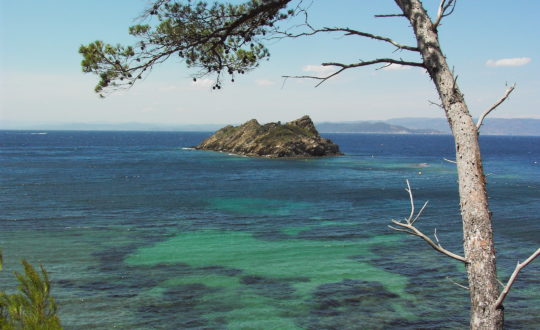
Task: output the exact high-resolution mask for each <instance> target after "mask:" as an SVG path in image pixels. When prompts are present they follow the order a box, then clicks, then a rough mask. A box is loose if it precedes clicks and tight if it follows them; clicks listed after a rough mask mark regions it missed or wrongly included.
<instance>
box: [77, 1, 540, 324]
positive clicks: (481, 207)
mask: <svg viewBox="0 0 540 330" xmlns="http://www.w3.org/2000/svg"><path fill="white" fill-rule="evenodd" d="M295 2H296V5H295V4H294V3H295ZM394 2H395V3H396V5H397V8H398V9H399V13H395V14H387V15H376V17H379V18H383V19H396V18H397V19H400V18H405V19H406V20H407V21H408V22H409V23H410V25H411V27H412V32H413V34H414V36H415V37H416V45H403V44H400V43H398V42H396V41H394V40H392V39H391V38H388V37H384V36H379V35H375V34H372V33H367V32H363V31H358V30H354V29H350V28H348V27H346V28H341V27H324V28H314V27H312V26H311V25H310V24H309V22H308V19H307V10H306V9H304V8H302V6H301V4H302V1H301V0H296V1H294V0H255V1H249V2H247V3H245V4H241V5H230V4H228V5H225V4H214V5H211V6H208V4H206V2H204V1H202V2H198V3H189V2H188V3H181V2H179V1H175V0H154V4H153V6H152V7H150V8H149V9H148V10H147V11H146V12H145V14H144V15H143V19H144V18H147V17H150V16H153V17H157V18H158V21H159V22H160V24H159V25H158V26H157V27H156V28H155V29H152V28H151V27H150V26H149V25H136V26H133V27H131V28H130V33H131V34H132V35H134V36H136V37H139V38H140V39H141V41H140V42H139V43H138V44H137V45H136V46H135V47H122V46H111V45H106V44H104V43H102V42H95V43H92V44H89V45H87V46H82V47H81V48H80V53H81V54H82V55H83V57H84V60H83V63H82V65H83V71H85V72H93V73H96V74H98V75H99V76H100V78H101V80H100V82H99V84H98V86H96V92H98V93H101V92H102V91H103V90H106V89H110V88H113V89H114V88H118V87H121V86H123V85H128V86H131V85H132V84H133V83H135V82H136V81H137V79H139V78H141V77H142V75H143V74H145V72H146V70H147V69H151V68H152V67H153V65H155V64H158V63H161V62H163V61H165V60H167V59H168V58H169V57H170V56H172V55H173V54H174V55H177V56H180V57H181V58H183V59H185V61H186V64H187V65H188V66H189V67H195V68H199V69H200V71H199V72H198V73H196V74H195V76H194V79H196V78H198V77H201V76H204V75H207V74H215V75H216V84H215V85H214V88H221V79H222V77H223V76H224V75H226V74H229V75H230V76H231V77H232V78H234V75H235V74H242V73H244V72H245V71H248V70H252V69H254V68H255V67H256V66H257V64H258V63H259V61H261V60H262V59H265V58H267V57H268V56H269V53H268V51H267V50H266V48H265V46H264V42H265V41H267V40H268V38H269V37H274V38H298V37H303V36H312V35H316V34H321V33H339V34H343V35H345V36H354V37H363V38H370V39H374V40H377V41H381V42H385V43H388V44H391V45H392V46H394V47H396V49H397V50H400V51H407V52H412V53H415V54H417V55H418V60H417V61H405V60H402V59H401V58H394V57H384V58H377V59H373V60H368V61H359V62H356V63H338V62H326V63H323V64H322V65H323V66H328V67H334V68H335V69H336V70H335V72H333V73H331V74H329V75H327V76H322V77H321V76H286V77H287V78H311V79H316V80H318V81H319V82H318V83H317V86H319V85H320V84H322V83H324V82H325V81H327V80H328V79H330V78H332V77H335V76H336V75H339V74H340V73H342V72H344V71H346V70H349V69H355V68H359V67H364V66H369V65H376V64H382V65H385V66H386V65H392V64H399V65H405V66H414V67H421V68H424V69H425V70H426V71H427V73H428V74H429V76H430V78H431V79H432V81H433V83H434V85H435V88H436V89H437V92H438V95H439V98H440V102H441V104H440V107H441V108H442V109H443V110H444V112H445V116H446V118H447V120H448V123H449V125H450V128H451V131H452V134H453V137H454V141H455V151H456V160H455V163H456V168H457V173H458V186H459V198H460V207H461V218H462V223H463V250H464V256H459V255H457V254H454V253H452V252H450V251H448V250H446V249H444V248H443V247H442V246H441V244H440V243H439V242H438V239H437V238H436V237H435V238H436V241H437V242H434V241H433V240H431V239H430V238H429V237H428V236H427V235H425V234H423V233H422V232H421V231H420V230H419V229H418V228H416V227H415V225H414V224H415V221H416V220H418V218H419V217H420V215H421V212H422V210H421V211H420V213H419V214H416V215H415V212H414V200H413V195H412V190H411V188H410V186H408V188H407V191H408V192H409V195H410V199H411V206H412V211H411V215H410V216H409V218H407V219H406V221H405V222H399V221H394V227H393V228H394V229H396V230H399V231H404V232H406V233H409V234H412V235H415V236H418V237H420V238H422V239H423V240H424V241H426V242H427V243H428V244H429V245H430V246H431V247H433V248H434V249H435V250H437V251H439V252H441V253H443V254H444V255H447V256H449V257H451V258H453V259H455V260H459V261H460V262H463V263H464V264H465V266H466V269H467V275H468V282H469V291H470V300H471V313H470V315H471V320H470V325H471V328H472V329H501V328H502V327H503V321H504V318H503V308H502V302H503V300H504V298H505V297H506V295H507V293H508V290H509V289H510V287H511V285H512V283H513V282H514V280H515V278H516V276H517V272H519V271H520V270H521V269H522V268H523V267H524V266H526V265H527V264H528V263H530V262H531V261H532V260H533V259H534V258H536V257H537V256H538V251H537V252H536V253H535V254H533V255H531V257H529V258H528V259H527V261H526V262H524V263H522V264H518V267H517V268H516V272H515V276H514V275H513V276H512V278H511V279H510V281H509V282H508V284H507V285H506V287H505V288H504V290H503V292H502V293H501V292H500V290H499V282H498V280H497V272H496V262H495V261H496V257H495V248H494V242H493V230H492V225H491V214H490V211H489V208H488V199H487V192H486V181H485V176H484V171H483V167H482V159H481V155H480V147H479V143H478V135H479V129H480V127H481V125H482V123H483V121H484V120H485V118H486V116H487V115H488V114H489V113H490V112H492V111H493V110H494V109H495V108H496V107H498V106H499V105H500V104H501V103H502V102H504V101H505V100H506V99H507V97H508V96H509V95H510V93H511V92H512V91H513V89H514V87H511V88H510V89H509V90H507V92H506V93H505V95H504V96H503V98H502V99H501V100H499V101H498V102H497V103H495V104H494V106H492V107H491V108H490V109H488V110H486V112H484V114H483V115H482V116H481V118H480V119H479V120H478V123H477V124H475V123H474V122H473V119H472V117H471V115H470V113H469V110H468V108H467V104H466V103H465V99H464V97H463V94H462V93H461V91H460V89H459V86H458V83H457V77H456V76H454V73H453V72H452V70H450V67H449V65H448V63H447V62H446V58H445V56H444V54H443V51H442V49H441V45H440V43H439V37H438V28H439V27H440V25H441V22H442V21H443V20H444V19H445V18H446V17H448V16H450V15H451V14H452V13H453V12H454V10H455V8H456V3H457V0H440V3H439V6H438V10H437V16H436V17H435V18H434V19H432V18H431V17H430V16H429V15H428V13H427V11H426V10H425V8H424V7H423V5H422V3H421V1H420V0H394ZM298 15H304V17H305V23H304V24H302V25H301V26H302V27H303V28H304V30H303V32H299V33H292V32H290V30H280V29H279V28H278V27H276V26H278V24H277V23H278V22H279V21H281V20H284V19H287V18H288V17H290V16H298ZM424 207H425V206H424Z"/></svg>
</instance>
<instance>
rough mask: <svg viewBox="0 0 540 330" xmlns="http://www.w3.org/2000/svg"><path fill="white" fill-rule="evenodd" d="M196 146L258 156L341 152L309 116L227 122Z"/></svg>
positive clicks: (308, 155)
mask: <svg viewBox="0 0 540 330" xmlns="http://www.w3.org/2000/svg"><path fill="white" fill-rule="evenodd" d="M195 149H199V150H213V151H223V152H230V153H234V154H239V155H246V156H257V157H269V158H278V157H321V156H338V155H342V153H341V152H339V146H338V145H337V144H334V143H332V141H330V140H329V139H325V138H322V137H321V136H320V135H319V132H317V129H316V128H315V125H313V122H312V121H311V118H309V116H304V117H302V118H300V119H297V120H293V121H291V122H288V123H286V124H281V123H268V124H265V125H261V124H259V123H258V122H257V120H255V119H252V120H250V121H248V122H246V123H244V124H242V125H240V126H236V127H235V126H231V125H229V126H226V127H223V128H222V129H220V130H219V131H217V132H216V133H214V134H213V135H212V136H210V137H209V138H207V139H206V140H204V141H203V142H201V143H200V144H199V145H198V146H196V147H195Z"/></svg>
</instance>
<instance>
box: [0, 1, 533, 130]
mask: <svg viewBox="0 0 540 330" xmlns="http://www.w3.org/2000/svg"><path fill="white" fill-rule="evenodd" d="M0 4H1V7H0V9H1V10H0V32H1V33H0V122H8V121H9V122H13V121H28V120H30V119H29V118H31V121H33V122H54V123H58V122H64V123H65V122H68V123H81V122H83V123H94V122H100V123H101V122H107V123H122V122H138V123H145V124H161V123H166V124H169V123H174V124H175V125H178V124H183V125H187V124H190V125H198V124H206V123H208V122H212V123H215V124H226V123H240V122H243V121H246V120H248V119H251V118H257V120H259V121H260V122H271V121H282V122H284V121H290V120H293V119H296V118H298V117H300V116H302V115H303V114H305V113H308V114H309V115H310V116H311V118H312V119H313V120H314V121H315V122H325V121H336V122H342V121H355V120H386V119H391V118H398V117H442V116H443V115H444V114H443V111H442V110H441V109H440V108H439V107H437V106H434V105H432V104H430V103H429V101H433V102H437V100H438V97H437V95H436V91H435V88H434V86H433V83H432V82H431V81H430V78H429V76H428V75H427V74H426V73H425V72H423V70H421V69H418V68H409V67H400V66H390V67H387V68H384V69H381V70H376V69H377V67H368V68H360V69H357V70H350V72H349V71H346V72H343V74H340V75H339V76H338V77H336V78H335V79H331V80H329V81H327V82H326V83H325V84H323V85H321V86H320V87H318V88H314V86H315V82H314V81H311V80H294V79H288V80H284V78H282V76H283V75H296V74H299V75H304V74H308V75H321V74H328V72H329V68H328V67H323V66H321V65H320V64H321V63H322V62H327V61H340V62H351V63H352V62H356V61H358V60H359V59H361V60H370V59H373V58H378V57H388V56H394V57H402V58H403V59H405V60H413V61H414V60H418V58H416V57H415V56H417V55H415V54H408V53H406V52H400V53H399V54H394V53H393V51H394V50H395V49H394V47H392V46H389V45H387V44H386V43H382V42H378V41H376V40H367V39H364V38H354V37H341V36H339V35H327V36H324V35H321V36H319V37H316V38H304V39H294V40H281V41H279V42H270V43H269V45H268V47H269V50H270V52H271V54H272V56H271V58H270V61H269V62H264V63H261V66H260V67H259V68H257V69H256V70H254V71H253V72H250V73H247V74H245V75H241V76H238V77H236V79H235V82H234V83H230V82H229V83H226V84H224V85H223V88H222V89H221V90H216V91H213V90H212V89H211V84H212V79H213V77H207V78H205V79H199V80H198V81H197V82H196V83H194V82H193V81H192V80H191V78H190V75H191V74H193V73H194V70H190V69H187V68H186V65H185V63H182V62H181V61H180V60H179V59H177V60H174V59H173V60H171V61H169V62H167V63H164V64H163V65H161V66H157V67H156V68H155V69H154V70H153V71H152V74H150V75H149V76H148V77H147V78H146V79H144V80H143V81H141V82H140V83H138V84H136V85H135V86H134V87H133V88H132V89H130V90H126V91H122V92H119V93H116V94H113V95H109V96H108V97H107V98H106V99H103V100H102V99H99V97H98V96H97V95H96V94H95V93H94V91H93V89H94V86H95V84H96V83H97V81H98V78H97V77H96V76H94V75H88V74H83V73H82V72H81V67H80V62H81V56H80V55H79V54H78V49H79V46H80V45H81V44H86V43H88V42H93V41H94V40H103V41H105V42H111V43H113V44H114V43H117V42H119V43H124V44H132V43H133V42H134V40H133V38H131V37H130V36H129V35H128V27H129V26H130V25H133V24H134V23H135V22H134V18H136V17H137V16H139V14H140V13H141V12H142V11H143V10H144V8H145V5H146V4H147V1H146V0H135V1H133V0H118V1H113V2H111V1H105V0H94V1H91V2H81V1H69V0H58V1H54V2H43V1H35V0H29V1H7V0H0ZM486 4H487V2H486V1H463V2H459V3H458V5H457V7H456V10H455V12H454V13H453V14H452V15H451V16H449V17H447V18H445V20H444V24H443V25H441V27H440V28H439V34H440V38H441V43H442V47H443V50H444V52H445V54H446V55H447V59H448V62H449V65H450V66H451V67H452V68H455V72H456V74H457V75H458V77H459V78H458V81H459V83H460V87H461V90H462V92H463V93H464V94H465V97H466V100H467V103H468V106H469V109H470V112H471V114H472V115H473V116H475V117H477V116H479V115H480V114H481V113H482V112H483V111H484V110H485V109H487V108H489V107H490V106H491V105H492V104H494V103H495V102H497V100H498V99H500V97H501V96H502V95H503V93H504V90H505V88H506V84H513V83H514V82H515V83H517V88H516V90H515V91H514V92H513V93H512V95H511V97H510V99H509V100H507V101H506V102H505V103H504V104H503V105H501V107H500V108H499V109H497V111H496V112H495V113H494V114H493V117H497V116H500V117H505V118H513V117H534V118H540V114H539V113H538V111H537V109H540V99H539V98H538V97H537V94H538V90H540V80H539V79H538V77H540V61H538V59H537V57H536V56H537V54H539V53H540V45H538V43H535V42H531V40H535V39H536V37H537V36H536V31H538V30H539V29H540V21H538V20H537V19H536V17H535V15H536V13H537V12H538V10H540V2H536V1H535V2H533V1H526V2H515V3H512V6H508V4H507V2H506V1H502V0H494V1H490V2H489V5H486ZM437 5H438V2H437V1H433V2H429V3H427V2H426V3H425V6H426V7H427V9H428V10H429V11H430V12H431V13H432V14H433V13H434V12H435V13H436V11H437ZM104 8H107V10H104ZM395 10H396V6H395V3H394V1H376V2H375V1H370V2H367V1H354V0H344V1H342V2H340V5H339V6H336V5H335V4H334V3H333V2H331V1H315V2H313V3H312V4H311V7H310V21H311V23H312V24H313V25H314V26H333V25H336V26H348V27H350V28H354V29H358V30H362V31H365V32H370V33H375V34H381V35H385V36H388V37H391V38H392V39H394V40H396V41H398V42H401V43H406V44H414V43H415V40H414V36H413V33H412V31H411V30H410V27H409V26H408V23H407V22H406V21H405V20H400V19H377V18H374V17H373V15H374V14H380V13H389V12H394V11H395ZM66 12H68V13H70V14H69V15H65V13H66ZM480 23H481V24H480ZM503 23H504V24H503ZM286 24H287V23H286ZM289 24H294V22H290V23H289ZM535 26H536V27H535Z"/></svg>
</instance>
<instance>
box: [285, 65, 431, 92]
mask: <svg viewBox="0 0 540 330" xmlns="http://www.w3.org/2000/svg"><path fill="white" fill-rule="evenodd" d="M377 63H388V64H399V65H408V66H417V67H422V68H423V67H424V64H423V63H419V62H407V61H403V60H395V59H392V58H378V59H375V60H373V61H366V62H364V61H362V62H358V63H353V64H343V63H333V62H332V63H322V66H336V67H339V68H340V69H339V70H338V71H336V72H334V73H332V74H329V75H327V76H324V77H317V76H309V75H304V76H282V77H283V78H295V79H315V80H320V82H319V83H317V84H316V85H315V87H319V86H320V85H321V84H322V83H324V82H325V81H327V80H328V79H330V78H332V77H334V76H337V75H338V74H340V73H342V72H343V71H345V70H348V69H352V68H358V67H361V66H368V65H373V64H377Z"/></svg>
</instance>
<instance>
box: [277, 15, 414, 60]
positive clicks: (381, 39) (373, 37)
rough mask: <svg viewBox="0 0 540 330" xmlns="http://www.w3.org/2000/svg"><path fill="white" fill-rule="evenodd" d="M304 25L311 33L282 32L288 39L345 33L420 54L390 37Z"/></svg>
mask: <svg viewBox="0 0 540 330" xmlns="http://www.w3.org/2000/svg"><path fill="white" fill-rule="evenodd" d="M304 25H305V26H307V27H308V28H309V29H310V30H311V31H309V32H301V33H297V34H293V33H288V32H281V34H282V35H284V36H285V37H288V38H299V37H305V36H312V35H315V34H318V33H328V32H343V33H345V35H346V36H352V35H356V36H360V37H365V38H370V39H375V40H380V41H384V42H388V43H390V44H392V45H393V46H395V47H396V48H398V49H403V50H409V51H412V52H418V51H419V49H418V47H413V46H407V45H402V44H400V43H397V42H396V41H394V40H392V39H390V38H388V37H383V36H379V35H376V34H372V33H367V32H362V31H358V30H353V29H350V28H337V27H334V28H330V27H324V28H322V29H315V28H313V27H312V26H311V25H310V24H309V23H307V21H306V22H305V23H304Z"/></svg>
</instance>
